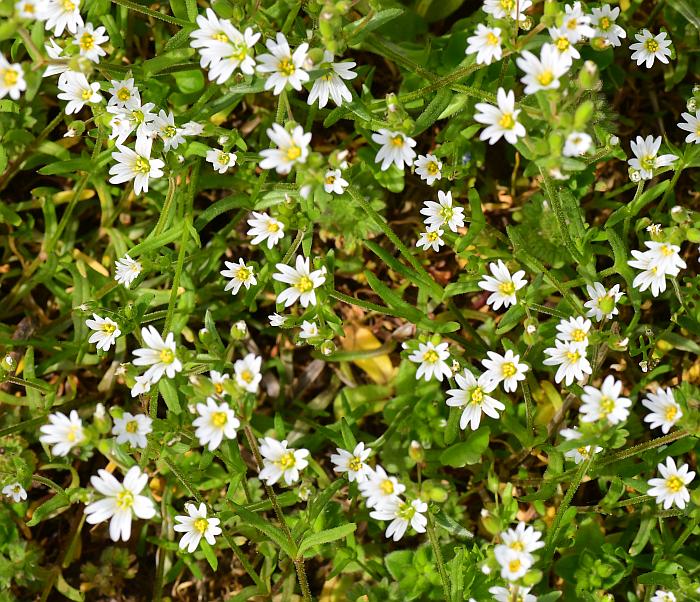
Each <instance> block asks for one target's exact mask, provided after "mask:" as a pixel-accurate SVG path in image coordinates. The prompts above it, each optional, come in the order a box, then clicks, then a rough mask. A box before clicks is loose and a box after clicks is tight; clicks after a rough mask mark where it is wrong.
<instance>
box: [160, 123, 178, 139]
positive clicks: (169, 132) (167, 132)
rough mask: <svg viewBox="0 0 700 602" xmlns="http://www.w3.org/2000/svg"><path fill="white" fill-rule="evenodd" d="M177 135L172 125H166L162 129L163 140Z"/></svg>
mask: <svg viewBox="0 0 700 602" xmlns="http://www.w3.org/2000/svg"><path fill="white" fill-rule="evenodd" d="M175 134H177V128H176V127H175V126H174V125H166V126H165V127H164V128H163V136H164V137H165V138H172V137H174V136H175Z"/></svg>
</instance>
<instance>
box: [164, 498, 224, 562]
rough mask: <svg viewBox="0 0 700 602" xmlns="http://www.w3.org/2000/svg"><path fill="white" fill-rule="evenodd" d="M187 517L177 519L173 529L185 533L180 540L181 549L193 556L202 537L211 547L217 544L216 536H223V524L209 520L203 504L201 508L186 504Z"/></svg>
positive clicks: (215, 519) (180, 516)
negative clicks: (220, 525)
mask: <svg viewBox="0 0 700 602" xmlns="http://www.w3.org/2000/svg"><path fill="white" fill-rule="evenodd" d="M185 512H187V515H179V516H176V517H175V522H176V523H178V524H176V525H175V526H174V527H173V529H174V530H175V531H177V532H178V533H184V535H183V536H182V539H180V544H179V545H180V549H181V550H184V549H187V551H188V552H189V553H190V554H191V553H192V552H194V551H195V550H196V549H197V546H199V542H200V541H202V537H204V539H206V540H207V543H208V544H209V545H210V546H213V545H214V544H215V543H216V539H215V538H216V536H217V535H221V527H219V523H220V522H221V521H220V520H219V519H218V518H207V507H206V505H205V504H204V503H203V502H202V503H201V504H199V508H197V506H195V505H194V504H185Z"/></svg>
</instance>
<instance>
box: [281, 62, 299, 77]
mask: <svg viewBox="0 0 700 602" xmlns="http://www.w3.org/2000/svg"><path fill="white" fill-rule="evenodd" d="M278 69H279V71H280V73H282V75H284V76H285V77H291V76H292V75H294V72H295V71H296V70H297V68H296V66H295V65H294V63H293V62H292V60H291V59H282V60H281V61H280V63H279V67H278Z"/></svg>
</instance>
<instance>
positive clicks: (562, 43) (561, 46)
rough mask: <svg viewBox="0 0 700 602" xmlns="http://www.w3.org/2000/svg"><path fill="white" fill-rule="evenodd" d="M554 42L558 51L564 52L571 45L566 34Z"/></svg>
mask: <svg viewBox="0 0 700 602" xmlns="http://www.w3.org/2000/svg"><path fill="white" fill-rule="evenodd" d="M556 43H557V50H559V52H566V51H567V49H568V48H569V46H570V45H571V43H570V42H569V38H567V37H566V36H562V37H560V38H559V39H558V40H557V42H556Z"/></svg>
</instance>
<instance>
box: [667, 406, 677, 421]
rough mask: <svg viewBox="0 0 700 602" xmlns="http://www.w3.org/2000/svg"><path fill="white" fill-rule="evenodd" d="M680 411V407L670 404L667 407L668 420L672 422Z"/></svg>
mask: <svg viewBox="0 0 700 602" xmlns="http://www.w3.org/2000/svg"><path fill="white" fill-rule="evenodd" d="M677 413H678V408H677V407H676V406H668V408H666V413H665V414H664V416H665V417H666V420H667V421H668V422H672V421H673V419H674V418H675V417H676V414H677Z"/></svg>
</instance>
